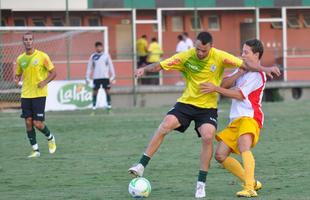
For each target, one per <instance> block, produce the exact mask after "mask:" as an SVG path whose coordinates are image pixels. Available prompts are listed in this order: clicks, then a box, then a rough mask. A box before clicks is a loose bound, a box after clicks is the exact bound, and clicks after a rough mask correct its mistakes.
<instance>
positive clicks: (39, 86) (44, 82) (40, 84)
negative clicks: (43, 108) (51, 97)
mask: <svg viewBox="0 0 310 200" xmlns="http://www.w3.org/2000/svg"><path fill="white" fill-rule="evenodd" d="M46 85H47V82H46V81H41V82H40V83H39V84H38V88H43V87H45V86H46Z"/></svg>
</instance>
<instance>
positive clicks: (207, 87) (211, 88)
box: [200, 82, 216, 94]
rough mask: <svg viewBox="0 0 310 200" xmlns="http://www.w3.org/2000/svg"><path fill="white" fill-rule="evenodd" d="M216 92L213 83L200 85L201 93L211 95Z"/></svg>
mask: <svg viewBox="0 0 310 200" xmlns="http://www.w3.org/2000/svg"><path fill="white" fill-rule="evenodd" d="M215 91H216V86H215V85H214V84H213V83H209V82H207V83H202V84H200V92H201V93H204V94H209V93H211V92H215Z"/></svg>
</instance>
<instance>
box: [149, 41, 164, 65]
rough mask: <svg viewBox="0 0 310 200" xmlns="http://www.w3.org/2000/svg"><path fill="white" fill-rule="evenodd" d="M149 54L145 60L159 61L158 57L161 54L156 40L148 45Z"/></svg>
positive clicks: (150, 61)
mask: <svg viewBox="0 0 310 200" xmlns="http://www.w3.org/2000/svg"><path fill="white" fill-rule="evenodd" d="M148 50H149V56H148V57H147V62H149V63H154V62H159V61H160V57H161V55H162V54H163V51H162V50H161V48H160V46H159V44H158V43H157V42H152V43H151V44H150V46H149V49H148Z"/></svg>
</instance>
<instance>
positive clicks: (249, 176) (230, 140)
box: [201, 39, 266, 197]
mask: <svg viewBox="0 0 310 200" xmlns="http://www.w3.org/2000/svg"><path fill="white" fill-rule="evenodd" d="M263 52H264V48H263V44H262V43H261V41H259V40H257V39H252V40H248V41H246V42H245V44H244V46H243V50H242V58H243V59H244V60H251V61H253V62H257V63H259V62H260V59H261V57H262V55H263ZM265 83H266V75H265V73H264V72H261V71H260V72H250V71H245V70H243V69H241V68H239V69H237V70H235V72H233V73H232V74H230V75H228V76H227V77H226V78H224V79H223V82H222V84H221V86H220V87H218V86H215V85H214V84H212V83H205V84H202V90H201V91H202V92H204V93H206V94H210V93H213V92H217V93H220V94H222V95H223V96H226V97H229V98H232V104H231V109H230V123H229V125H228V126H227V127H226V128H225V129H224V130H222V131H221V132H220V133H219V134H217V135H216V139H217V140H218V141H219V142H218V145H217V149H216V153H215V159H216V160H217V161H218V162H219V163H221V164H222V165H223V167H224V168H225V169H227V170H228V171H230V172H231V173H232V174H234V175H235V176H237V177H238V178H239V179H240V180H241V181H242V182H243V190H241V191H239V192H237V193H236V195H237V196H239V197H256V196H257V192H256V191H257V190H259V189H261V188H262V184H261V183H260V182H259V181H257V180H255V178H254V169H255V159H254V156H253V154H252V152H251V148H253V147H254V146H255V145H256V144H257V142H258V140H259V134H260V129H261V128H262V126H263V121H264V114H263V112H262V108H261V102H262V98H263V90H264V88H265ZM230 153H236V154H239V155H241V157H242V162H243V165H241V163H239V161H238V160H236V159H235V158H233V157H231V156H230Z"/></svg>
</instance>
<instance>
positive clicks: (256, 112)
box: [229, 69, 266, 127]
mask: <svg viewBox="0 0 310 200" xmlns="http://www.w3.org/2000/svg"><path fill="white" fill-rule="evenodd" d="M237 71H238V69H237V70H235V71H234V72H233V73H232V74H231V75H229V76H232V75H233V74H235V73H237ZM265 84H266V74H265V73H264V72H247V73H245V74H243V75H242V76H241V77H239V78H238V79H237V80H236V84H235V87H236V89H239V90H240V91H241V93H242V95H243V97H244V99H243V100H242V101H240V100H237V99H233V100H232V103H231V109H230V115H229V117H230V120H231V121H232V120H234V119H236V118H238V117H245V116H246V117H251V118H254V119H255V120H256V121H257V122H258V124H259V126H260V127H262V126H263V123H264V113H263V111H262V108H261V107H262V99H263V91H264V88H265Z"/></svg>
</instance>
